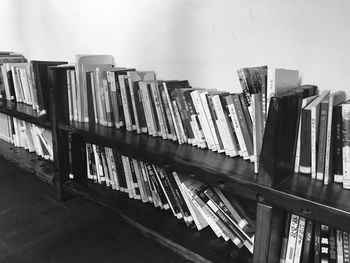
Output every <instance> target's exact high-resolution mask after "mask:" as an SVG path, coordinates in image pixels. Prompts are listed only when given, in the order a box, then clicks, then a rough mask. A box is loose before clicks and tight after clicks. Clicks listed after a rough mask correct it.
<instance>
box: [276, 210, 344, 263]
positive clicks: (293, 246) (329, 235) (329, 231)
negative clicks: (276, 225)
mask: <svg viewBox="0 0 350 263" xmlns="http://www.w3.org/2000/svg"><path fill="white" fill-rule="evenodd" d="M349 242H350V241H349V233H348V232H344V231H341V230H338V229H335V228H333V227H330V226H327V225H323V224H320V223H318V222H314V221H312V220H310V219H305V218H303V217H301V216H298V215H295V214H291V213H287V216H286V223H285V227H284V231H283V237H282V246H281V257H280V263H299V262H303V263H309V262H315V263H321V262H322V263H326V262H329V263H331V262H334V263H335V262H338V263H343V262H344V263H345V262H350V248H349V246H350V243H349Z"/></svg>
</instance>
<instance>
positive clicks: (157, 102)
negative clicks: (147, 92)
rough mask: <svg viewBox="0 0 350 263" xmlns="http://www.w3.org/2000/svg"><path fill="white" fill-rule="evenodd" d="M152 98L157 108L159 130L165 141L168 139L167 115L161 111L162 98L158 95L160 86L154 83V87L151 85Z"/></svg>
mask: <svg viewBox="0 0 350 263" xmlns="http://www.w3.org/2000/svg"><path fill="white" fill-rule="evenodd" d="M151 95H152V96H151V97H152V100H153V102H154V106H155V111H156V114H157V119H158V123H159V128H160V134H161V136H162V138H163V139H166V138H167V130H166V123H165V120H164V118H165V115H163V111H162V109H161V102H160V98H159V95H158V85H157V84H156V83H154V85H151Z"/></svg>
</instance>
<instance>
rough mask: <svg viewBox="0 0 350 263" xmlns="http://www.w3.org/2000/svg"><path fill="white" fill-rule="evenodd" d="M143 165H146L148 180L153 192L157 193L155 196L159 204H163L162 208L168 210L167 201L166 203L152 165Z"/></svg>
mask: <svg viewBox="0 0 350 263" xmlns="http://www.w3.org/2000/svg"><path fill="white" fill-rule="evenodd" d="M145 165H146V169H147V172H148V176H149V179H150V180H151V182H152V184H153V186H154V188H155V191H156V192H157V194H158V196H159V198H160V201H161V203H162V204H163V206H164V208H169V206H168V201H167V199H166V197H165V194H164V192H163V190H162V188H161V186H160V182H159V181H158V179H157V177H156V175H155V171H154V170H153V167H152V165H151V164H148V163H145Z"/></svg>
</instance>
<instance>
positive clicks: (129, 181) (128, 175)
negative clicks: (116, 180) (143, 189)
mask: <svg viewBox="0 0 350 263" xmlns="http://www.w3.org/2000/svg"><path fill="white" fill-rule="evenodd" d="M122 162H123V168H124V174H125V179H126V185H127V188H128V189H127V191H128V194H129V198H134V187H133V182H132V178H131V169H130V164H129V160H128V157H126V156H123V155H122Z"/></svg>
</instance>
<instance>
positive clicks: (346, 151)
mask: <svg viewBox="0 0 350 263" xmlns="http://www.w3.org/2000/svg"><path fill="white" fill-rule="evenodd" d="M342 119H343V123H342V129H343V131H342V134H343V137H342V139H343V187H344V188H345V189H350V100H347V101H346V102H344V104H342Z"/></svg>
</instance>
